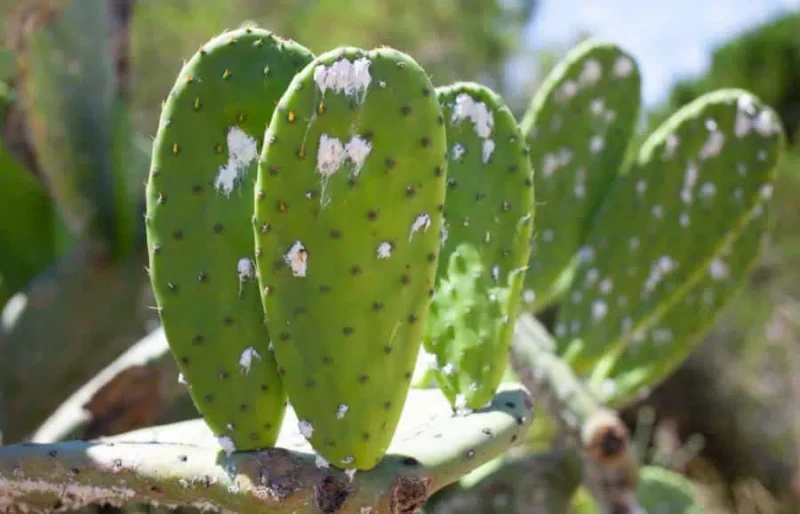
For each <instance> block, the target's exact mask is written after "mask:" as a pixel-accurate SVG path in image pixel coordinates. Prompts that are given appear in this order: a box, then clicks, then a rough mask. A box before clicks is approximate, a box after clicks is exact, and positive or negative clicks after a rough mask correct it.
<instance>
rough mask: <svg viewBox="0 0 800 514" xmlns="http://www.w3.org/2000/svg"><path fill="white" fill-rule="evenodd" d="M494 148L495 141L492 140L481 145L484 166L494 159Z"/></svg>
mask: <svg viewBox="0 0 800 514" xmlns="http://www.w3.org/2000/svg"><path fill="white" fill-rule="evenodd" d="M494 146H495V145H494V141H492V140H491V139H484V140H483V144H482V145H481V158H482V159H483V163H484V164H486V163H487V162H489V159H490V158H491V157H492V153H494Z"/></svg>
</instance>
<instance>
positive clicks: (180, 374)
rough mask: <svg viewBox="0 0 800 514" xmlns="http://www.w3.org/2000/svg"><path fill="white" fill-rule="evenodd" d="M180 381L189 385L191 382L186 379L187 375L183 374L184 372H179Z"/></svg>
mask: <svg viewBox="0 0 800 514" xmlns="http://www.w3.org/2000/svg"><path fill="white" fill-rule="evenodd" d="M178 383H179V384H183V385H185V386H188V385H189V382H187V381H186V377H185V376H183V373H178Z"/></svg>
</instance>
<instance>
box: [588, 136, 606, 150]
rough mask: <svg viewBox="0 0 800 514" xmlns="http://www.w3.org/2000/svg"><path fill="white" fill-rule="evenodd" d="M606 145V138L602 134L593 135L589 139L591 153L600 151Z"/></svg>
mask: <svg viewBox="0 0 800 514" xmlns="http://www.w3.org/2000/svg"><path fill="white" fill-rule="evenodd" d="M605 146H606V140H605V139H603V136H594V137H592V139H591V140H590V141H589V151H591V152H592V153H597V152H600V151H601V150H602V149H603V148H605Z"/></svg>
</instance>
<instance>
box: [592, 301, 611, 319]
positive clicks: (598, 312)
mask: <svg viewBox="0 0 800 514" xmlns="http://www.w3.org/2000/svg"><path fill="white" fill-rule="evenodd" d="M606 314H608V305H606V302H604V301H603V300H595V301H594V302H593V303H592V319H593V320H594V321H600V320H602V319H603V318H605V317H606Z"/></svg>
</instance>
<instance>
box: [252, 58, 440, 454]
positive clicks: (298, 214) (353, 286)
mask: <svg viewBox="0 0 800 514" xmlns="http://www.w3.org/2000/svg"><path fill="white" fill-rule="evenodd" d="M265 137H266V139H267V142H266V144H265V146H264V150H263V153H262V159H261V162H260V164H259V173H258V182H257V185H256V209H255V212H256V216H255V218H254V231H255V235H256V241H257V249H256V253H257V256H258V257H257V264H258V269H257V272H258V279H259V282H260V286H261V293H262V297H263V303H264V307H265V313H266V317H267V319H268V323H269V324H270V326H271V327H273V328H272V329H271V335H272V341H273V344H274V347H275V355H276V358H277V361H278V364H279V370H280V371H281V373H282V377H283V381H284V384H285V387H286V390H287V393H288V395H289V399H290V401H291V403H292V404H293V406H294V408H295V410H296V411H297V413H298V415H299V416H300V418H301V420H302V422H303V426H304V427H305V428H304V433H305V434H306V436H307V437H308V439H309V440H310V441H311V444H312V445H313V446H314V448H315V449H316V450H317V451H318V452H319V453H320V454H321V455H322V456H323V457H324V458H325V459H327V460H329V461H330V462H331V464H333V465H336V466H340V467H346V468H357V469H368V468H371V467H373V466H374V465H375V464H377V462H378V461H379V460H380V458H381V457H382V455H383V453H384V452H385V450H386V448H387V446H388V445H389V441H390V440H391V438H392V434H393V433H394V430H395V426H396V424H397V420H398V417H399V415H400V412H401V409H402V406H403V402H404V400H405V397H406V394H407V391H408V388H409V385H410V381H411V377H412V373H413V371H414V363H415V360H416V357H417V354H418V350H419V347H420V344H421V341H422V335H423V328H424V327H425V322H426V318H427V312H428V306H429V304H430V296H431V295H432V294H433V286H434V278H435V273H436V265H437V262H438V252H439V241H440V237H441V226H442V223H441V220H442V210H443V208H444V206H443V203H444V194H445V177H446V165H447V163H446V161H445V150H446V148H445V145H446V142H445V141H446V136H445V128H444V120H443V118H442V112H441V108H440V107H439V104H438V102H437V100H436V94H435V92H434V89H433V86H432V84H431V82H430V80H429V79H428V77H427V75H426V74H425V72H424V71H423V70H422V69H421V68H420V67H419V65H418V64H416V63H415V62H414V61H413V60H412V59H411V58H410V57H408V56H406V55H404V54H402V53H401V52H398V51H395V50H391V49H385V48H384V49H377V50H371V51H365V50H361V49H356V48H349V47H348V48H340V49H336V50H333V51H331V52H328V53H325V54H323V55H320V56H319V57H317V58H316V59H315V60H314V61H313V62H312V63H310V64H309V65H308V66H307V67H306V68H304V70H303V71H302V72H300V73H299V74H298V75H297V76H296V78H295V80H294V81H293V82H292V84H291V86H290V87H289V90H288V91H287V93H286V94H285V95H284V96H283V97H282V98H281V100H280V103H279V104H278V107H277V109H276V111H275V114H274V116H273V119H272V121H271V123H270V126H269V129H268V130H267V133H266V136H265Z"/></svg>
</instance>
